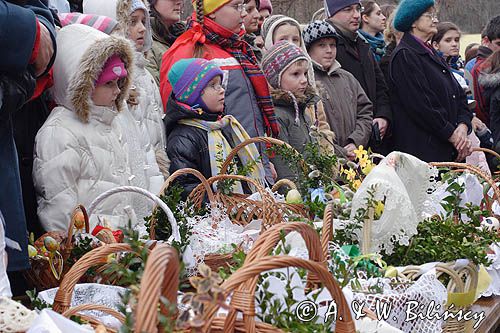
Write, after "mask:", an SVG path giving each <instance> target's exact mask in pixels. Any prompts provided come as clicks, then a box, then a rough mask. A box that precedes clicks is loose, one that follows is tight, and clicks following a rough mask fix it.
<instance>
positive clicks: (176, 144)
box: [163, 96, 219, 199]
mask: <svg viewBox="0 0 500 333" xmlns="http://www.w3.org/2000/svg"><path fill="white" fill-rule="evenodd" d="M218 116H219V115H218V114H215V113H206V112H203V113H201V114H199V113H197V112H196V111H194V110H190V109H188V108H186V107H184V106H183V105H181V104H179V103H178V102H177V101H176V100H175V99H174V98H173V97H172V96H171V97H170V98H169V100H168V102H167V112H166V114H165V118H164V119H163V122H164V124H165V129H166V133H167V155H168V159H169V160H170V170H169V171H170V174H172V173H174V172H175V171H177V170H179V169H182V168H192V169H196V170H198V171H199V172H201V173H202V174H203V176H205V178H209V177H211V176H212V170H211V168H210V155H209V153H208V135H207V132H206V131H205V130H203V129H201V128H197V127H193V126H189V125H182V124H178V123H177V122H178V121H179V120H181V119H202V120H206V121H216V120H217V118H218ZM176 183H177V184H179V185H181V186H182V187H183V188H184V192H183V194H182V197H183V199H186V198H187V196H188V195H189V193H191V191H192V190H193V189H194V188H195V187H196V186H198V184H200V180H199V179H198V178H196V177H195V176H192V175H183V176H180V177H177V178H176Z"/></svg>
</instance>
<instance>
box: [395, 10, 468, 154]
mask: <svg viewBox="0 0 500 333" xmlns="http://www.w3.org/2000/svg"><path fill="white" fill-rule="evenodd" d="M437 23H438V19H437V14H436V9H435V7H434V0H403V1H402V2H401V3H400V5H399V7H398V9H397V12H396V15H395V17H394V27H395V28H396V29H397V30H399V31H402V32H404V35H403V38H402V40H401V42H400V43H399V44H398V46H397V47H396V49H395V50H394V52H393V55H392V59H391V63H390V65H389V84H390V88H391V89H390V91H391V95H392V96H391V97H392V98H391V103H392V108H393V110H394V125H393V134H394V145H395V149H396V150H400V151H403V152H407V153H410V154H412V155H414V156H416V157H418V158H420V159H422V160H424V161H427V162H431V161H454V160H456V161H462V160H464V159H465V157H467V156H468V155H470V153H471V149H470V148H471V143H470V141H469V139H468V138H467V135H468V133H469V132H470V131H471V128H472V127H471V119H472V113H470V112H469V111H468V110H467V100H466V96H465V93H464V91H463V89H462V88H461V87H460V85H459V84H458V82H457V81H456V80H455V78H454V77H453V74H452V72H451V71H450V69H449V66H448V64H446V62H444V61H443V59H442V58H441V57H439V56H438V55H437V54H436V52H435V50H434V49H433V48H432V47H431V46H430V45H429V44H428V41H430V40H431V38H432V36H433V35H434V34H436V33H437Z"/></svg>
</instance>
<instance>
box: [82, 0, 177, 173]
mask: <svg viewBox="0 0 500 333" xmlns="http://www.w3.org/2000/svg"><path fill="white" fill-rule="evenodd" d="M143 3H144V5H145V6H146V8H149V5H148V2H147V1H144V0H143ZM131 5H132V2H131V1H130V0H108V1H102V0H84V1H83V12H84V13H85V14H96V15H106V16H109V17H111V18H113V19H115V20H117V22H118V24H119V27H120V30H121V32H122V33H123V35H124V36H126V31H127V25H128V22H129V16H130V15H131V14H132V10H131ZM146 29H147V30H146V36H145V38H144V40H145V43H144V48H143V50H141V52H136V53H135V66H136V67H135V68H134V76H133V79H132V89H135V90H136V91H137V92H138V94H139V104H138V105H135V106H132V105H129V110H130V113H131V114H132V116H133V117H134V118H135V120H136V121H137V125H138V127H139V129H140V131H141V136H142V137H143V140H144V143H145V144H146V147H145V151H146V152H147V154H151V153H150V152H149V149H153V151H154V153H155V155H156V160H157V163H158V165H159V167H160V169H161V171H162V173H163V174H164V175H167V174H168V158H167V155H166V146H167V143H166V135H165V127H164V125H163V120H162V118H163V114H164V113H163V106H162V100H161V96H160V91H159V88H158V85H157V84H156V82H155V80H154V78H153V76H152V75H151V73H149V71H148V70H146V68H145V65H146V64H147V60H146V59H145V57H144V52H147V51H148V50H149V48H151V45H152V31H151V26H150V23H149V20H147V21H146ZM146 141H147V142H146ZM151 167H152V168H156V166H155V165H152V166H151Z"/></svg>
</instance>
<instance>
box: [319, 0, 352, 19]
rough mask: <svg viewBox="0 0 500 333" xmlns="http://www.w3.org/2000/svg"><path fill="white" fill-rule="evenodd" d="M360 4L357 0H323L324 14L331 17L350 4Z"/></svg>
mask: <svg viewBox="0 0 500 333" xmlns="http://www.w3.org/2000/svg"><path fill="white" fill-rule="evenodd" d="M355 4H361V3H360V1H359V0H324V2H323V6H324V7H325V14H326V17H327V18H330V17H332V16H333V15H335V14H336V13H337V12H338V11H340V10H342V9H344V8H346V7H349V6H351V5H355Z"/></svg>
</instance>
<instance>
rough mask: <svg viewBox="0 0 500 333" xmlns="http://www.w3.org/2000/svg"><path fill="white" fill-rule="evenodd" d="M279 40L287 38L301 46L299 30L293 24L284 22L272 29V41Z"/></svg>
mask: <svg viewBox="0 0 500 333" xmlns="http://www.w3.org/2000/svg"><path fill="white" fill-rule="evenodd" d="M280 40H287V41H289V42H290V43H292V44H295V45H297V46H298V47H301V45H300V43H301V39H300V31H299V29H297V27H296V26H294V25H291V24H288V23H285V24H283V25H281V26H279V27H278V28H277V29H276V30H274V36H273V43H277V42H279V41H280Z"/></svg>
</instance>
